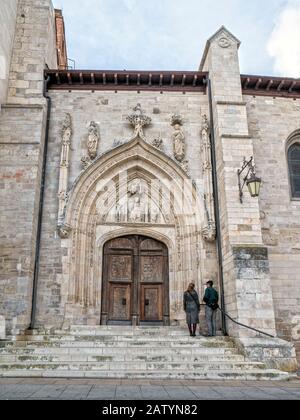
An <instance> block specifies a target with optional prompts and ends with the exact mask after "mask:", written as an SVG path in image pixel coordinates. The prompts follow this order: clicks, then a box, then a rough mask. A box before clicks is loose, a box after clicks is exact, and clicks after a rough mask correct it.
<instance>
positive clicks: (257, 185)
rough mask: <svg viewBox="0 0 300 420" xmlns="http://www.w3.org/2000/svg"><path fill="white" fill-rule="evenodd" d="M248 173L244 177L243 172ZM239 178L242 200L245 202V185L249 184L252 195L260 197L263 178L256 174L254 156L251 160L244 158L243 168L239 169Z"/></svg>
mask: <svg viewBox="0 0 300 420" xmlns="http://www.w3.org/2000/svg"><path fill="white" fill-rule="evenodd" d="M246 171H247V174H246V176H245V177H244V178H243V177H242V174H243V173H244V172H245V173H246ZM238 179H239V192H240V202H241V203H243V197H244V192H243V189H244V186H245V185H247V187H248V190H249V193H250V195H251V197H253V198H255V197H259V195H260V190H261V185H262V180H261V178H258V177H257V176H256V170H255V164H254V158H253V156H252V157H251V159H250V160H249V161H247V160H246V158H244V163H243V167H242V169H239V170H238Z"/></svg>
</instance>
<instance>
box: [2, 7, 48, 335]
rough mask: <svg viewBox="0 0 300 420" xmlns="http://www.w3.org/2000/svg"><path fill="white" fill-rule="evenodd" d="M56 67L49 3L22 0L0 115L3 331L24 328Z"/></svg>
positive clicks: (29, 304) (26, 321) (32, 269)
mask: <svg viewBox="0 0 300 420" xmlns="http://www.w3.org/2000/svg"><path fill="white" fill-rule="evenodd" d="M46 64H48V65H49V66H51V67H53V66H54V67H55V66H56V44H55V37H54V10H53V7H52V3H51V0H30V1H29V0H20V1H19V5H18V15H17V25H16V32H15V38H14V45H13V54H12V60H11V68H10V74H9V95H8V96H9V97H8V101H7V102H8V103H7V104H5V105H3V106H2V109H1V115H0V149H1V150H0V156H1V157H0V203H1V235H0V236H1V254H0V261H1V273H0V276H1V277H0V314H1V315H4V316H5V317H6V320H7V328H13V326H16V327H28V326H29V322H30V309H31V301H32V282H33V271H34V264H35V249H36V242H37V234H36V233H37V223H38V213H39V198H40V189H41V170H42V161H43V154H44V143H45V125H46V100H45V98H44V97H43V78H44V76H43V72H44V69H45V65H46Z"/></svg>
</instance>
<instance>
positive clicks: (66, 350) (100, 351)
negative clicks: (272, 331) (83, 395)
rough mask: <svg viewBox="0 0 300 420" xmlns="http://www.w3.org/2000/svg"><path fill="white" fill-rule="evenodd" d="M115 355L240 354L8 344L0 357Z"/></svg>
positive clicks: (201, 349)
mask: <svg viewBox="0 0 300 420" xmlns="http://www.w3.org/2000/svg"><path fill="white" fill-rule="evenodd" d="M35 354H36V355H57V356H59V355H66V354H74V355H78V354H79V355H81V354H86V355H107V356H110V355H115V356H118V355H119V356H123V357H124V356H131V355H133V356H134V357H135V356H137V355H152V356H164V355H170V356H171V355H173V356H179V357H183V356H197V355H199V356H212V357H213V356H226V355H229V356H230V355H238V354H239V352H238V350H237V349H236V348H205V347H194V348H190V347H189V348H184V347H163V348H160V347H150V346H149V347H143V350H142V351H141V347H140V346H138V347H131V348H130V352H128V348H127V347H125V348H123V347H102V348H100V347H98V348H97V347H89V346H87V347H79V348H76V347H46V348H43V347H40V346H37V347H35V346H31V347H29V346H27V347H24V346H22V347H15V346H8V347H4V348H1V349H0V357H2V356H4V355H24V356H28V355H35Z"/></svg>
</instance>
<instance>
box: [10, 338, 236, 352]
mask: <svg viewBox="0 0 300 420" xmlns="http://www.w3.org/2000/svg"><path fill="white" fill-rule="evenodd" d="M3 347H26V348H37V347H45V348H47V347H48V348H50V347H68V348H71V347H73V348H76V347H77V348H81V347H94V348H103V347H120V348H121V347H122V348H127V349H131V348H132V347H140V348H145V347H156V348H173V347H178V348H180V347H182V348H200V347H201V348H229V349H230V348H234V345H233V344H232V343H227V344H224V345H222V344H221V343H217V342H213V341H211V342H209V341H202V340H197V339H194V340H190V341H187V340H182V341H180V340H175V341H174V340H172V341H157V340H136V339H133V340H128V341H117V340H105V341H101V340H92V341H90V340H85V339H83V338H81V339H80V341H77V340H71V341H69V340H52V341H51V340H50V341H25V340H18V341H7V342H5V343H4V345H3V343H2V348H3Z"/></svg>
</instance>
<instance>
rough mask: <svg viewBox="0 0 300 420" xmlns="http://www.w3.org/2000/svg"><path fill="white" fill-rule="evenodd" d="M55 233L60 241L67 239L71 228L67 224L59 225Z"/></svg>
mask: <svg viewBox="0 0 300 420" xmlns="http://www.w3.org/2000/svg"><path fill="white" fill-rule="evenodd" d="M57 231H58V234H59V236H60V238H61V239H68V238H69V236H70V233H71V231H72V228H71V226H69V225H67V224H61V225H58V226H57Z"/></svg>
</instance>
